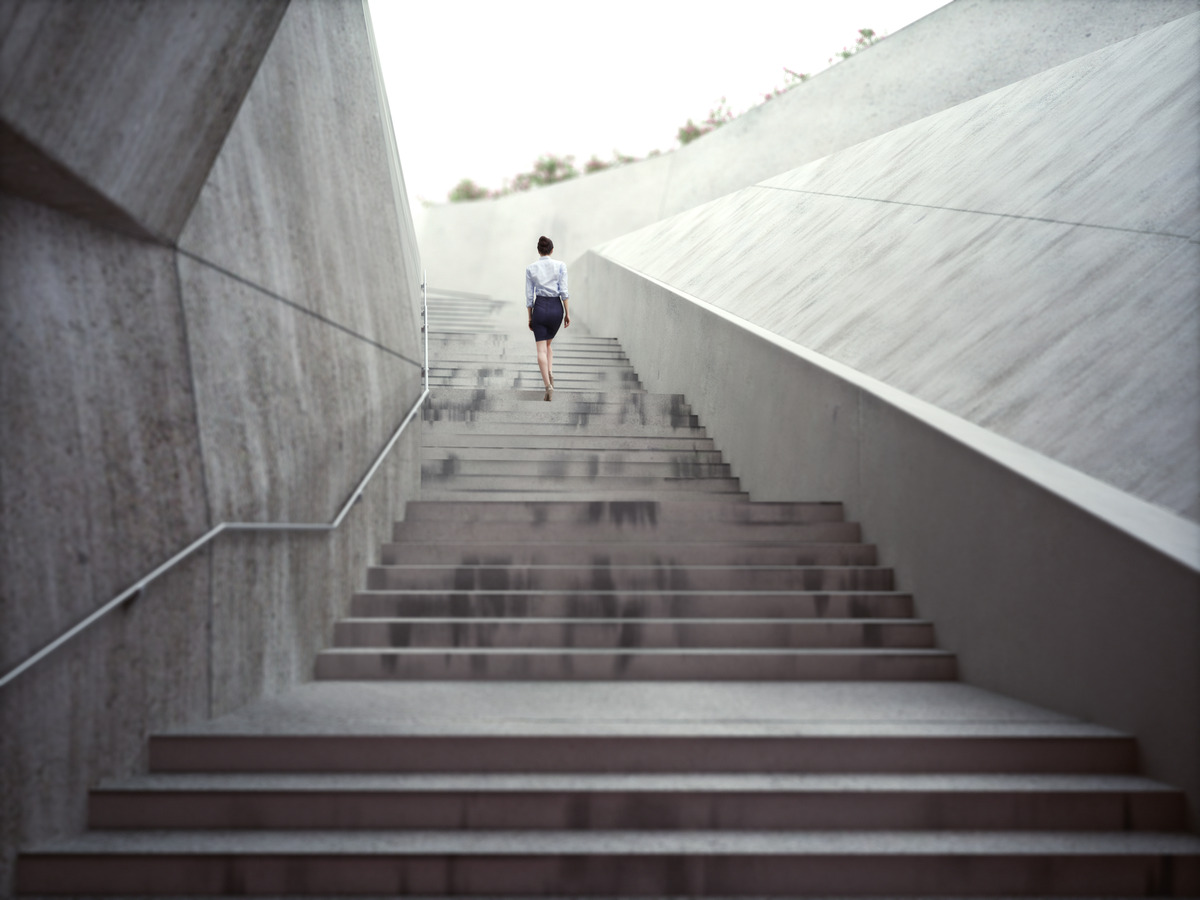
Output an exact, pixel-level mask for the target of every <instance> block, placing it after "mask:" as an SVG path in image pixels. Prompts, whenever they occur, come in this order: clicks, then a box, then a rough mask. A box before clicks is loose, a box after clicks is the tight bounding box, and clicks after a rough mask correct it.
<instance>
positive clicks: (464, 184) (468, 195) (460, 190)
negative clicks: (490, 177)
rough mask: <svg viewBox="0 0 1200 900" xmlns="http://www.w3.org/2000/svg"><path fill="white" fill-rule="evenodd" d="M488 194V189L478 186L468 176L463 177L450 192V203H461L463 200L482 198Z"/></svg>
mask: <svg viewBox="0 0 1200 900" xmlns="http://www.w3.org/2000/svg"><path fill="white" fill-rule="evenodd" d="M487 196H488V189H487V188H485V187H480V186H479V185H477V184H476V183H475V182H474V181H472V180H471V179H470V178H464V179H463V180H462V181H460V182H459V183H458V184H456V185H455V186H454V190H452V191H451V192H450V202H451V203H462V202H463V201H465V200H482V199H483V198H484V197H487Z"/></svg>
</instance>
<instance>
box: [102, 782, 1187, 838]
mask: <svg viewBox="0 0 1200 900" xmlns="http://www.w3.org/2000/svg"><path fill="white" fill-rule="evenodd" d="M1185 818H1186V817H1185V803H1184V796H1183V794H1182V793H1181V792H1180V791H1177V790H1172V789H1170V788H1167V787H1166V786H1165V785H1162V784H1159V783H1157V782H1154V781H1150V780H1149V779H1145V778H1136V777H1130V776H1061V775H1059V776H1055V775H538V774H531V775H269V774H268V775H239V774H227V775H187V774H184V775H157V776H153V775H151V776H143V777H141V778H136V779H132V780H130V781H127V782H123V783H118V784H114V785H111V786H103V787H101V788H99V789H97V790H93V791H92V792H91V795H90V798H89V803H88V826H89V827H90V828H116V829H168V828H170V829H183V828H190V829H241V828H269V829H284V830H291V829H322V828H324V829H332V828H348V829H396V828H400V829H413V828H415V829H444V830H455V829H466V830H472V831H474V830H489V831H491V830H512V829H565V830H569V831H579V830H623V829H632V830H646V829H653V830H665V829H669V830H671V831H675V830H679V829H686V830H702V831H703V830H714V831H715V830H721V831H741V830H766V831H775V830H784V829H790V830H807V829H832V830H839V831H840V830H844V829H850V828H862V829H872V830H879V829H888V830H897V831H914V830H915V831H926V830H944V829H951V828H953V829H966V830H971V831H994V830H1013V829H1032V830H1039V831H1041V830H1059V831H1062V830H1069V831H1080V832H1097V831H1116V832H1121V831H1126V832H1130V831H1171V830H1179V829H1183V828H1184V827H1185Z"/></svg>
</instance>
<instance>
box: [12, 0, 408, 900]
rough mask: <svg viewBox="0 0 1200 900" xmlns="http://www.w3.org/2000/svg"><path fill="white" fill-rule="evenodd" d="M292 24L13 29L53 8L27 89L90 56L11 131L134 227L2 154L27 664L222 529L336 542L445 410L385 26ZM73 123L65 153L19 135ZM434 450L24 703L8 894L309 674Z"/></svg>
mask: <svg viewBox="0 0 1200 900" xmlns="http://www.w3.org/2000/svg"><path fill="white" fill-rule="evenodd" d="M268 8H269V5H260V4H250V5H243V4H232V5H227V6H226V7H220V8H218V7H217V6H216V5H212V6H210V5H209V4H208V3H207V2H200V3H195V4H191V5H189V4H186V3H178V4H140V3H120V2H117V3H112V2H110V3H104V4H32V5H30V4H17V5H16V6H6V7H4V8H3V9H2V10H0V20H6V21H9V22H11V19H12V17H13V16H14V15H15V16H16V17H17V18H18V19H21V17H22V16H25V15H27V12H28V10H31V9H32V10H33V11H34V12H36V13H37V14H38V15H37V16H36V17H35V18H36V22H37V26H38V27H37V28H36V29H35V30H34V31H32V32H31V33H29V34H28V35H27V36H26V39H25V40H26V42H25V43H14V41H13V40H12V38H11V32H10V33H9V35H8V36H7V37H6V38H5V41H4V44H3V45H2V46H3V57H2V58H3V61H2V63H0V68H2V69H3V70H4V71H5V72H9V71H25V69H26V67H28V68H29V69H30V70H31V71H41V70H46V71H55V70H56V65H57V64H56V60H58V61H59V63H58V64H60V63H61V60H62V59H63V58H64V56H63V54H64V53H65V52H66V51H64V49H63V47H64V45H67V46H69V47H71V48H74V49H73V50H72V51H71V53H69V54H67V56H66V57H65V58H66V59H68V60H69V61H70V65H71V67H72V77H71V84H70V85H64V84H62V83H61V82H60V81H56V80H55V79H48V80H45V81H41V82H39V81H36V80H35V81H31V82H29V84H28V85H27V86H26V87H27V89H29V90H32V91H34V92H35V93H34V95H32V96H24V97H23V98H22V99H21V103H20V104H18V105H17V107H16V110H17V111H16V113H13V112H12V111H13V109H14V107H12V106H11V105H5V106H0V110H2V111H3V115H4V120H3V124H4V127H5V128H6V129H7V130H8V133H9V134H19V135H20V140H21V141H23V142H25V144H26V145H27V147H32V148H33V150H32V151H29V152H28V153H26V157H25V158H29V156H30V155H31V154H32V156H33V157H34V158H37V159H41V160H54V161H56V162H55V166H57V167H58V168H56V169H55V171H59V172H63V173H65V174H64V175H63V177H62V179H61V182H62V183H66V184H69V185H73V186H74V188H75V189H77V190H76V195H77V196H82V195H84V194H89V193H90V195H91V196H93V197H100V198H107V200H106V201H105V202H107V203H108V204H109V206H108V207H106V208H110V209H120V210H121V211H122V216H123V218H121V219H120V221H111V220H109V219H107V218H105V217H104V216H100V217H96V216H92V215H90V214H89V213H88V210H79V209H74V208H72V207H71V205H70V204H63V203H59V202H56V198H58V197H59V196H61V195H59V194H54V193H51V194H48V195H46V196H42V195H41V194H40V193H39V191H40V190H41V187H42V185H41V182H39V181H37V180H36V179H35V180H34V181H32V182H23V181H22V178H23V174H22V172H23V171H24V170H22V169H20V168H18V167H15V166H13V165H10V159H9V158H5V172H4V178H3V179H2V180H0V184H3V185H5V186H6V192H5V193H0V297H2V298H3V301H2V305H0V396H3V402H4V414H3V416H2V417H0V504H2V508H3V510H4V514H3V519H2V520H0V671H8V670H9V669H11V668H12V667H13V666H14V665H16V664H17V663H19V662H20V661H21V660H22V659H24V658H25V657H26V656H28V655H29V654H30V653H32V652H34V651H35V650H37V649H38V648H39V647H41V646H42V645H43V644H45V643H46V642H48V641H49V640H51V639H52V638H54V637H55V636H56V635H58V634H59V633H60V632H62V631H63V630H65V629H66V628H67V627H69V626H70V625H73V624H74V623H75V622H77V621H79V620H80V619H82V618H83V617H84V616H86V615H87V614H88V613H89V612H91V611H92V610H94V609H96V608H97V607H99V606H100V605H102V604H103V603H104V602H106V601H107V600H108V599H110V598H111V597H113V596H115V595H116V594H118V593H119V592H120V591H121V590H122V589H124V588H125V587H126V586H128V585H129V584H130V583H132V582H134V581H135V580H136V579H137V578H139V577H141V576H142V575H144V574H145V573H146V572H148V571H149V570H150V569H152V568H154V567H155V566H156V565H157V564H159V563H160V562H162V561H164V560H165V559H167V558H168V557H170V556H171V555H172V554H173V553H174V552H175V551H176V550H178V549H180V548H182V547H183V546H185V545H186V544H187V543H188V542H189V541H191V540H192V539H194V538H196V537H198V536H199V535H200V534H203V533H204V532H205V531H207V530H208V528H210V527H211V526H212V525H214V524H216V523H218V522H220V521H222V520H228V519H238V520H245V521H269V520H284V521H325V522H328V521H329V520H330V519H331V518H332V517H333V515H334V514H335V513H336V512H337V510H338V508H339V507H340V506H341V505H342V504H343V503H344V502H345V501H346V499H347V498H348V497H349V495H350V493H351V491H352V490H353V488H354V486H355V484H356V483H357V482H358V480H359V479H360V478H361V477H362V475H363V474H364V473H365V471H366V470H367V468H368V467H369V466H370V464H371V462H372V461H373V459H374V457H375V455H376V454H377V453H378V451H379V450H380V449H381V448H382V446H383V445H384V444H385V443H386V441H387V439H388V437H389V436H390V435H391V433H392V432H393V431H394V429H395V428H396V426H397V425H398V424H399V422H400V420H401V419H402V418H403V416H404V414H405V413H406V411H407V410H408V408H409V407H410V406H411V405H412V403H413V402H414V401H415V400H416V399H417V397H418V396H419V394H420V352H421V351H420V331H419V325H420V315H419V298H420V290H419V281H420V259H419V255H418V253H417V248H416V243H415V239H414V236H413V230H412V225H411V220H410V219H409V214H408V207H407V202H406V198H405V196H404V188H403V179H402V176H401V174H400V169H399V165H398V161H397V160H396V159H395V158H394V153H395V148H394V144H393V142H392V136H391V123H390V120H389V119H388V116H387V109H386V103H385V101H384V98H383V96H382V81H381V80H380V79H379V76H378V70H377V65H376V62H375V60H374V58H373V48H372V45H371V36H370V34H369V23H368V19H367V12H366V8H365V4H363V3H362V2H361V0H347V2H338V3H332V2H315V0H296V2H293V3H291V4H290V5H289V6H287V7H286V9H285V8H284V6H283V5H277V6H276V7H275V8H274V9H275V12H274V14H273V15H267V14H266V12H265V10H267V9H268ZM168 10H169V11H170V14H167V11H168ZM210 14H211V15H215V16H216V19H218V20H219V27H216V25H217V23H214V22H209V21H208V18H207V17H208V16H209V15H210ZM22 21H23V20H22ZM114 23H120V24H121V28H120V29H118V30H119V31H120V32H121V34H122V35H125V37H124V38H122V39H121V40H119V41H117V46H116V48H114V47H112V46H111V45H109V44H108V43H106V42H107V40H108V37H106V36H107V35H109V31H110V29H111V28H112V27H114ZM129 35H134V36H137V37H138V40H139V41H142V42H144V44H145V46H144V47H143V46H142V45H141V44H136V42H135V45H131V44H130V43H129V41H130V40H132V38H130V37H129ZM220 35H225V37H224V38H221V37H220ZM192 40H194V41H195V42H196V52H195V53H193V54H191V55H189V52H187V47H186V46H185V47H184V48H183V49H180V47H179V43H180V42H183V43H184V44H185V45H186V44H187V42H188V41H192ZM222 41H223V43H222ZM160 43H165V44H168V45H170V46H172V47H174V48H175V50H174V52H173V53H159V52H158V45H159V44H160ZM246 46H253V47H257V48H260V52H259V53H258V54H257V58H256V59H255V60H254V65H253V66H252V67H250V68H249V69H248V70H246V69H245V66H242V64H240V63H239V64H233V68H234V69H236V70H237V71H240V72H243V74H244V75H245V78H244V83H239V84H237V85H233V86H232V87H230V88H229V90H228V91H227V92H226V93H227V94H228V95H229V96H234V95H236V98H237V102H236V104H235V107H236V108H235V109H233V110H232V111H231V114H230V115H228V116H227V117H226V118H225V119H223V120H222V121H223V122H224V124H223V125H222V126H221V127H218V126H217V125H214V124H212V122H211V121H210V119H211V114H212V112H213V110H212V108H210V106H209V105H208V104H200V106H201V107H203V110H204V115H203V116H201V121H196V122H194V123H193V124H194V128H192V127H187V125H188V123H187V121H185V120H186V117H187V116H188V115H192V113H193V111H194V110H193V107H192V105H189V104H190V101H187V98H180V97H173V96H171V94H172V93H173V91H174V90H175V89H178V90H179V91H182V92H184V93H187V92H189V91H190V92H193V93H195V94H196V96H200V95H206V94H211V90H213V88H212V86H211V83H210V82H203V83H200V82H197V81H195V77H197V76H196V68H195V66H196V65H197V64H196V63H195V57H196V55H197V54H199V55H200V56H202V57H204V58H205V59H208V60H210V61H211V60H212V59H226V61H227V64H229V62H228V61H229V60H230V59H232V58H234V57H238V54H242V57H244V56H245V53H244V52H243V51H244V48H245V47H246ZM88 47H91V48H93V49H94V51H95V52H94V53H85V52H83V50H84V49H86V48H88ZM110 52H116V53H119V56H120V58H121V60H122V62H121V65H122V66H126V67H136V65H139V64H140V65H143V66H144V67H145V68H144V69H142V70H139V71H140V77H139V75H138V72H125V74H124V75H123V76H122V78H123V79H124V81H123V82H122V83H127V84H129V85H133V84H138V83H141V82H147V83H148V82H151V81H154V82H156V83H157V84H158V87H157V93H155V102H153V103H149V102H147V103H141V102H137V101H136V98H131V97H130V96H128V95H127V94H124V93H122V92H120V91H117V92H114V93H112V94H107V93H105V91H106V90H107V88H106V87H105V84H106V81H105V79H107V78H110V77H112V73H111V71H110V62H111V60H110V59H109V53H110ZM13 54H17V56H18V59H16V60H15V61H14V59H13V58H12V55H13ZM242 57H238V58H242ZM210 58H211V59H210ZM138 60H141V63H138ZM171 64H174V65H175V66H177V67H178V70H177V71H176V70H173V69H172V68H171ZM239 66H240V68H239ZM201 68H203V66H201ZM209 68H210V69H211V70H212V71H216V70H218V69H222V67H221V66H216V65H214V66H210V67H209ZM222 71H223V70H222ZM89 73H90V74H89ZM225 74H228V73H227V72H226V73H225ZM222 77H224V76H222ZM201 81H203V79H201ZM97 83H99V84H100V86H101V87H100V88H98V89H97V90H99V93H92V92H91V91H90V86H92V85H93V84H97ZM221 83H222V84H223V83H224V82H221ZM39 91H40V93H37V92H39ZM5 96H6V97H7V96H8V95H7V94H6V95H5ZM193 99H194V98H193ZM221 102H222V103H224V102H225V101H221ZM72 104H77V105H78V107H79V108H78V110H76V112H78V113H79V118H78V120H77V119H76V118H75V117H73V116H72V115H71V114H70V113H71V110H72V108H73V106H72ZM217 105H218V106H219V105H220V104H217ZM51 106H52V107H54V113H55V114H54V120H55V122H58V123H60V124H61V125H62V127H61V128H59V129H58V130H56V129H54V128H47V129H45V130H44V131H43V132H38V131H36V129H32V128H29V127H27V123H26V121H25V120H21V119H20V118H19V115H18V114H19V113H21V111H22V110H24V109H27V108H28V109H42V108H49V107H51ZM10 114H12V115H13V116H15V117H16V118H17V121H14V120H13V119H12V118H9V116H10ZM180 117H183V119H181V118H180ZM218 118H219V117H218ZM218 132H219V133H218ZM112 134H119V135H130V136H133V137H130V140H131V141H133V144H132V149H131V151H130V152H134V153H135V155H136V156H137V160H138V162H137V164H138V166H139V167H140V169H141V171H142V173H143V174H144V176H145V181H144V182H143V181H142V180H140V179H133V180H132V181H130V182H128V183H126V182H122V180H121V178H120V177H118V175H113V174H112V172H111V171H110V169H108V168H105V165H104V164H102V163H104V159H100V161H99V162H97V163H96V165H95V166H94V167H93V166H91V161H92V160H93V159H94V158H99V157H103V156H104V154H103V153H101V152H100V148H98V147H93V146H92V144H93V142H96V143H103V142H104V141H106V140H107V139H108V136H109V135H112ZM134 137H136V138H137V139H136V140H134ZM200 150H207V151H211V152H209V154H208V158H207V162H203V163H201V162H194V160H195V159H196V154H197V153H198V152H199V151H200ZM197 171H199V176H198V177H197ZM110 176H111V177H110ZM14 184H15V185H16V186H17V187H16V188H14V187H13V185H14ZM147 184H149V185H151V186H152V187H153V190H150V189H149V188H148V187H147ZM389 188H390V189H389ZM139 198H140V199H139ZM168 201H169V202H168ZM139 204H140V205H139ZM180 209H183V211H184V214H183V215H182V217H181V216H180V215H179V210H180ZM130 223H133V224H132V226H131V225H130ZM131 232H135V233H141V234H143V235H144V236H146V237H148V238H149V237H152V238H153V240H151V239H139V238H136V237H133V236H131ZM418 439H419V421H418V422H417V423H415V424H414V426H413V427H412V428H410V430H409V431H408V432H406V434H405V436H404V437H402V438H401V441H400V442H399V443H398V444H397V446H396V447H395V449H394V450H393V451H392V454H391V456H390V457H389V460H388V462H387V463H385V465H384V466H383V467H382V468H381V469H380V471H379V472H378V473H377V475H376V476H375V479H374V481H373V482H372V484H371V486H370V487H369V489H368V490H367V492H366V494H365V495H364V498H363V501H362V502H361V503H359V504H358V505H356V506H355V507H354V509H353V510H352V511H351V512H350V514H349V515H348V516H347V518H346V520H345V522H344V523H343V525H342V528H341V529H340V530H339V531H338V532H335V533H334V534H333V535H328V534H320V535H307V536H278V535H246V534H235V535H226V536H221V537H219V538H217V540H216V542H215V543H214V544H210V545H209V548H208V549H207V550H205V551H203V552H201V553H199V554H197V555H196V556H195V557H193V558H192V559H190V560H189V561H187V562H185V563H184V564H182V565H181V566H180V567H179V568H178V569H176V570H174V571H173V572H172V573H170V574H168V575H167V576H165V577H164V578H163V579H161V580H160V581H159V582H157V583H155V584H153V585H151V586H150V587H149V588H148V589H147V590H146V591H145V592H144V594H143V595H142V596H140V597H139V598H138V599H136V600H135V601H134V602H132V603H130V604H127V605H126V606H125V607H123V608H122V609H120V610H118V611H115V612H113V613H111V614H110V615H109V616H108V617H107V618H106V619H103V620H101V622H100V623H99V624H97V625H96V626H93V628H91V629H90V630H89V631H88V632H85V633H84V634H83V635H81V636H80V637H78V638H76V639H75V640H74V641H73V642H71V643H70V644H68V645H66V646H65V647H63V648H62V649H60V650H59V651H57V652H56V653H55V654H54V655H52V656H50V657H48V658H47V659H46V660H44V661H42V662H40V663H38V664H37V665H36V666H35V667H34V668H32V669H30V670H29V671H28V672H26V673H25V674H23V675H22V676H21V677H20V678H19V679H17V680H16V681H15V682H13V683H11V684H10V685H8V686H6V687H4V688H0V758H2V760H3V765H2V766H0V808H2V809H3V810H4V815H3V816H2V817H0V893H6V892H8V891H9V890H11V869H10V864H11V859H12V854H13V851H14V850H15V849H16V847H17V846H18V845H19V844H22V843H29V842H33V841H37V840H41V839H44V838H46V837H48V836H50V835H53V834H56V833H63V832H68V831H71V830H73V829H75V828H78V827H81V826H82V824H83V816H84V804H85V801H86V790H87V789H88V788H89V787H92V786H94V785H95V784H96V783H97V782H98V781H99V780H100V779H101V778H104V777H109V776H117V775H122V774H125V773H128V772H130V771H136V770H137V769H139V768H140V767H141V766H142V764H143V754H144V752H145V738H146V735H147V734H148V733H149V732H150V731H154V730H160V729H163V728H166V727H169V726H171V725H174V724H177V723H183V722H187V721H191V720H196V719H202V718H205V717H208V716H211V715H215V714H220V713H223V712H225V711H227V710H229V709H232V708H235V707H237V706H239V705H241V704H242V703H244V702H245V701H247V700H249V699H251V698H253V697H256V696H259V695H261V694H264V693H269V692H272V691H274V690H277V689H279V688H281V687H284V686H286V685H289V684H291V683H294V682H296V681H298V680H303V679H307V678H308V677H310V676H311V667H312V659H313V656H314V654H315V652H316V651H317V650H318V649H319V648H320V647H321V646H323V645H324V644H325V643H326V642H327V640H328V637H329V634H330V632H331V630H332V622H333V620H334V619H335V618H337V617H338V616H339V615H341V614H343V612H344V608H345V606H346V604H347V603H348V599H349V596H350V593H351V591H352V590H353V589H354V588H355V587H357V586H359V585H361V583H362V579H363V577H364V573H365V567H366V565H367V564H368V562H369V561H371V560H373V559H374V555H375V553H376V548H377V546H378V544H379V543H380V542H381V541H383V540H385V539H386V536H387V535H388V534H389V532H390V527H391V523H392V522H393V521H394V520H396V519H399V518H402V517H403V508H404V502H405V499H406V498H408V497H413V496H415V493H416V491H417V489H418V483H419V460H418Z"/></svg>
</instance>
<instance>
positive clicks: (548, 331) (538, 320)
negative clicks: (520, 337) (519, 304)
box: [530, 297, 563, 341]
mask: <svg viewBox="0 0 1200 900" xmlns="http://www.w3.org/2000/svg"><path fill="white" fill-rule="evenodd" d="M530 318H531V320H532V321H533V339H534V340H535V341H549V340H553V339H554V336H555V335H556V334H558V329H559V327H560V326H561V325H562V320H563V302H562V300H560V299H559V298H558V297H535V298H534V300H533V315H532V316H531V317H530Z"/></svg>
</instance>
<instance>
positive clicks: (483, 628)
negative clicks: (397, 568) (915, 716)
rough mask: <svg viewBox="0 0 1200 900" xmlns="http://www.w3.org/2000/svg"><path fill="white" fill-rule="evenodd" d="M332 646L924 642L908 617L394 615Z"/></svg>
mask: <svg viewBox="0 0 1200 900" xmlns="http://www.w3.org/2000/svg"><path fill="white" fill-rule="evenodd" d="M333 646H334V647H376V648H395V649H404V648H408V647H422V648H434V647H453V648H474V647H482V648H491V647H497V648H501V647H507V648H518V647H538V648H554V647H569V648H571V649H572V650H574V649H622V650H623V649H637V648H693V649H694V648H720V649H740V648H747V649H756V650H758V649H767V648H791V649H806V648H822V647H825V648H828V647H840V648H864V647H865V648H875V649H892V648H914V647H919V648H930V647H933V646H934V640H933V625H932V624H931V623H929V622H926V621H919V620H916V619H907V620H895V619H890V620H880V619H875V620H862V619H858V620H854V619H821V620H806V619H707V620H706V619H648V618H625V619H623V618H609V617H605V618H595V619H584V618H578V617H577V618H527V617H522V618H483V617H479V618H452V619H451V618H447V619H433V618H403V619H401V618H395V619H383V618H378V619H365V618H357V619H354V618H352V619H340V620H339V621H338V622H337V623H336V624H335V626H334V632H333Z"/></svg>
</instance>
